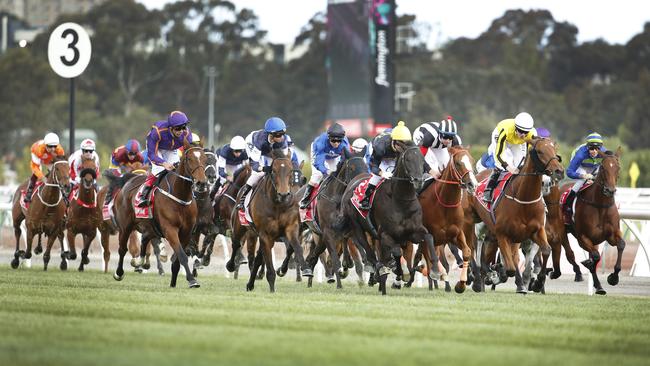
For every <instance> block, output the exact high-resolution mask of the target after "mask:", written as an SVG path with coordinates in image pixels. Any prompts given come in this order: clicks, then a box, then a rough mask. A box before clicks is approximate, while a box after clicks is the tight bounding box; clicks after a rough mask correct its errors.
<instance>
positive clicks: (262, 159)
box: [237, 117, 298, 210]
mask: <svg viewBox="0 0 650 366" xmlns="http://www.w3.org/2000/svg"><path fill="white" fill-rule="evenodd" d="M286 132H287V125H286V124H285V123H284V121H283V120H282V119H281V118H279V117H271V118H269V119H267V120H266V122H265V123H264V129H263V130H257V131H253V132H251V133H250V134H248V136H246V154H247V155H248V159H249V161H250V164H251V168H252V169H253V171H252V172H251V176H250V177H249V178H248V180H247V181H246V185H244V187H243V188H242V191H243V192H242V195H241V198H240V200H239V202H238V203H237V208H238V209H240V210H241V209H243V208H244V200H245V198H246V195H247V194H248V192H249V191H250V190H251V189H252V188H253V187H254V186H255V185H257V183H258V182H259V181H260V179H262V177H263V176H264V173H265V172H267V171H270V170H269V169H270V166H271V162H272V161H273V159H272V158H271V152H272V151H273V149H282V150H284V151H285V152H286V153H287V154H289V155H290V156H291V161H292V163H293V167H294V169H298V157H297V156H296V154H295V153H294V151H293V147H292V146H293V143H292V142H291V137H290V136H289V135H287V134H286Z"/></svg>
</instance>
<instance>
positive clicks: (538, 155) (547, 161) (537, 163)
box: [526, 137, 564, 182]
mask: <svg viewBox="0 0 650 366" xmlns="http://www.w3.org/2000/svg"><path fill="white" fill-rule="evenodd" d="M526 142H527V143H528V144H530V145H531V149H530V157H531V159H532V162H533V167H534V168H533V169H534V172H535V173H539V174H545V175H548V176H549V177H551V179H552V180H553V181H555V182H557V181H559V180H560V179H562V178H564V167H563V166H562V164H561V162H562V158H560V156H559V155H558V154H557V146H556V144H555V142H553V140H551V139H548V138H544V137H534V138H532V139H529V140H526Z"/></svg>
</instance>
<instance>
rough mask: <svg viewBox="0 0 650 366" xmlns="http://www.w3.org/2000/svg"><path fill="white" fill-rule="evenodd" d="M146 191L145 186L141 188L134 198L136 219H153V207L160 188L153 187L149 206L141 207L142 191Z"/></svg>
mask: <svg viewBox="0 0 650 366" xmlns="http://www.w3.org/2000/svg"><path fill="white" fill-rule="evenodd" d="M143 189H144V184H143V185H142V186H140V189H138V192H137V193H136V194H135V197H133V211H134V212H135V218H136V219H153V205H154V202H155V198H156V191H157V190H158V187H153V188H152V189H151V193H149V194H150V198H149V206H145V207H139V206H138V205H139V204H140V202H142V190H143Z"/></svg>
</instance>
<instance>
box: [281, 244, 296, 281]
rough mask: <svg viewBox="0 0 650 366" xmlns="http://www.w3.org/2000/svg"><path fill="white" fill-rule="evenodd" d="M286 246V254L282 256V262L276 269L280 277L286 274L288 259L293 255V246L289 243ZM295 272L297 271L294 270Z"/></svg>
mask: <svg viewBox="0 0 650 366" xmlns="http://www.w3.org/2000/svg"><path fill="white" fill-rule="evenodd" d="M285 244H286V243H285ZM286 247H287V254H286V255H285V256H284V260H283V261H282V264H280V267H278V270H277V271H276V274H277V275H278V276H280V277H284V275H286V274H287V271H288V270H289V260H290V259H291V256H292V255H293V247H292V246H291V245H287V246H286ZM296 272H299V271H297V270H296Z"/></svg>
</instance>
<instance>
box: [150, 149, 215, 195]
mask: <svg viewBox="0 0 650 366" xmlns="http://www.w3.org/2000/svg"><path fill="white" fill-rule="evenodd" d="M192 150H199V151H201V152H203V148H201V147H198V146H193V147H190V148H189V149H187V150H185V151H184V152H183V170H184V171H183V172H182V174H179V173H176V172H175V171H174V170H170V171H169V172H168V173H169V174H172V175H175V176H176V177H177V178H180V179H182V180H184V181H186V182H189V183H191V184H194V183H195V182H196V179H194V172H195V171H197V170H198V169H203V170H204V171H205V167H204V166H203V164H201V162H200V161H199V164H198V165H197V166H196V167H195V168H194V169H192V170H190V171H189V172H188V169H189V168H188V167H189V164H188V162H189V152H190V151H192ZM170 188H171V185H170ZM159 191H160V193H162V194H163V195H165V196H167V197H169V198H170V199H172V200H173V201H174V202H176V203H179V204H181V205H184V206H189V205H190V204H192V200H191V199H190V200H189V201H183V200H181V199H179V198H177V197H176V196H174V195H173V194H172V193H170V192H167V191H165V190H164V189H160V190H159ZM193 191H195V190H194V189H193ZM205 191H207V187H206V189H205V190H201V191H200V192H205ZM197 192H199V191H197Z"/></svg>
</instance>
